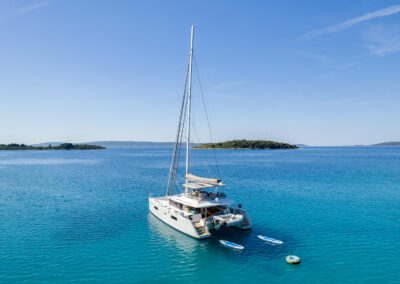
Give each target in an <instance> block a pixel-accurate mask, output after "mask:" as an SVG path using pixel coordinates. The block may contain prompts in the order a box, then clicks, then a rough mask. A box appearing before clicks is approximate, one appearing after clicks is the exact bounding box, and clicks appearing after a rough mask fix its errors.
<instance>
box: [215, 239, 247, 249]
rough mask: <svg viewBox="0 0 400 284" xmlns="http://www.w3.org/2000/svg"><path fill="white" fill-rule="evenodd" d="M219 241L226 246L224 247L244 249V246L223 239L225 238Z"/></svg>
mask: <svg viewBox="0 0 400 284" xmlns="http://www.w3.org/2000/svg"><path fill="white" fill-rule="evenodd" d="M219 242H220V243H221V244H223V245H224V246H226V247H231V248H234V249H244V246H241V245H238V244H235V243H232V242H228V241H225V240H220V241H219Z"/></svg>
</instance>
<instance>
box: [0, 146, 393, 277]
mask: <svg viewBox="0 0 400 284" xmlns="http://www.w3.org/2000/svg"><path fill="white" fill-rule="evenodd" d="M192 153H193V161H194V162H193V165H192V169H193V170H192V171H193V173H194V174H197V175H200V176H201V175H205V176H210V173H213V172H215V171H216V168H215V166H214V164H215V163H213V162H212V161H213V157H214V156H213V152H212V151H209V150H194V151H192ZM171 154H172V153H171V150H169V149H110V150H104V151H101V150H92V151H3V152H0V282H1V283H7V282H11V283H15V282H25V283H38V282H39V283H70V282H71V281H75V282H78V283H79V282H98V283H150V282H152V283H244V282H245V283H289V281H296V282H292V283H399V279H400V269H399V267H400V266H399V263H400V260H399V258H398V255H399V252H400V148H395V147H393V148H392V147H382V148H377V147H375V148H374V147H309V148H303V149H299V150H218V151H217V156H218V164H219V166H220V168H221V177H222V179H223V181H224V183H227V185H228V186H227V187H226V189H225V191H226V193H227V194H228V195H229V196H230V197H232V198H233V199H234V200H237V201H238V202H240V203H242V205H243V207H244V208H245V209H246V210H247V211H248V212H249V214H250V216H251V218H252V222H253V230H252V231H239V230H235V229H232V230H231V231H226V230H225V231H224V229H221V230H220V231H218V232H217V233H215V239H209V240H203V241H199V240H195V239H192V238H190V237H188V236H186V235H183V234H182V233H179V232H177V231H175V230H174V229H172V228H170V227H168V226H167V225H165V224H163V223H161V222H160V221H159V220H158V219H156V218H155V217H153V216H151V215H149V211H148V206H147V198H148V196H149V194H150V193H151V194H152V195H153V196H157V195H163V194H164V193H165V190H166V182H167V174H168V170H169V165H170V158H171ZM208 161H209V162H210V163H211V164H212V166H211V167H209V166H208ZM182 164H183V163H182ZM181 182H182V181H181ZM257 235H265V236H269V237H273V238H276V239H279V240H282V241H283V242H284V244H283V245H281V246H272V245H269V244H268V243H266V242H264V241H262V240H260V239H258V238H257ZM220 239H224V240H228V241H231V242H235V243H238V244H241V245H243V246H244V247H245V249H244V250H243V251H238V250H233V249H229V248H226V247H224V246H222V245H221V244H220V243H219V242H218V240H220ZM291 254H294V255H298V256H299V257H301V260H302V262H301V264H300V265H297V266H294V265H290V264H287V263H286V261H285V257H286V256H287V255H291Z"/></svg>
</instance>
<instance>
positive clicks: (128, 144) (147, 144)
mask: <svg viewBox="0 0 400 284" xmlns="http://www.w3.org/2000/svg"><path fill="white" fill-rule="evenodd" d="M63 143H64V142H44V143H39V144H34V145H32V146H39V147H44V146H48V145H49V144H51V145H52V146H58V145H60V144H63ZM76 144H92V145H98V146H102V147H105V148H108V149H110V148H173V147H174V145H175V142H151V141H91V142H82V143H76ZM191 145H193V146H196V145H199V143H191Z"/></svg>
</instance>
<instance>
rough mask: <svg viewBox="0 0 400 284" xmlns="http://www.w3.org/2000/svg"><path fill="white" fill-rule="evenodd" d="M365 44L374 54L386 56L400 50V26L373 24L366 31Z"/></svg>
mask: <svg viewBox="0 0 400 284" xmlns="http://www.w3.org/2000/svg"><path fill="white" fill-rule="evenodd" d="M364 38H365V39H366V41H367V42H368V43H367V44H366V45H365V46H366V48H368V49H369V50H370V52H371V53H372V54H374V55H378V56H385V55H387V54H389V53H395V52H400V28H399V27H398V26H387V25H386V26H385V27H383V26H373V27H370V28H368V29H367V30H366V31H365V32H364Z"/></svg>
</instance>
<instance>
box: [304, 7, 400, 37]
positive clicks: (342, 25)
mask: <svg viewBox="0 0 400 284" xmlns="http://www.w3.org/2000/svg"><path fill="white" fill-rule="evenodd" d="M399 12H400V5H394V6H390V7H388V8H385V9H381V10H378V11H375V12H372V13H368V14H365V15H363V16H360V17H357V18H354V19H351V20H348V21H346V22H343V23H340V24H336V25H333V26H329V27H326V28H322V29H318V30H315V31H313V32H310V33H307V34H305V35H304V38H313V37H316V36H320V35H323V34H329V33H334V32H338V31H341V30H345V29H348V28H350V27H351V26H354V25H356V24H359V23H362V22H365V21H369V20H372V19H375V18H380V17H385V16H390V15H394V14H397V13H399Z"/></svg>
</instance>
